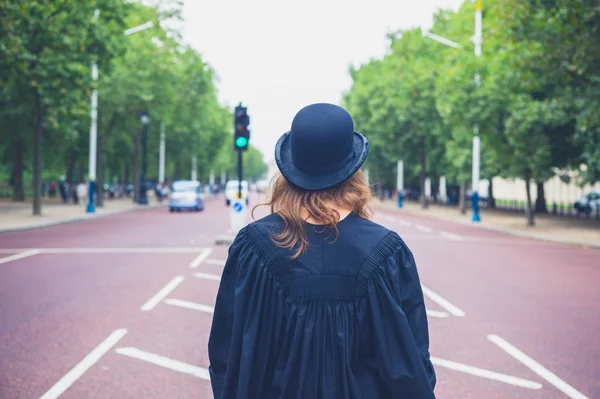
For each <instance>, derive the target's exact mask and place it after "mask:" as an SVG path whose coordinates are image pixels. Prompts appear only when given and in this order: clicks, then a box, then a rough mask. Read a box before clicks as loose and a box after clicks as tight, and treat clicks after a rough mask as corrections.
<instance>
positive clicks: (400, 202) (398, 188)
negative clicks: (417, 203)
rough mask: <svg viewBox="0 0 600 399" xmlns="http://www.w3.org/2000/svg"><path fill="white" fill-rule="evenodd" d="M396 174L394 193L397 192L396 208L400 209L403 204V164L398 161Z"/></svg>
mask: <svg viewBox="0 0 600 399" xmlns="http://www.w3.org/2000/svg"><path fill="white" fill-rule="evenodd" d="M397 170H398V174H397V175H396V191H398V208H402V206H403V203H404V162H403V161H402V160H399V161H398V164H397Z"/></svg>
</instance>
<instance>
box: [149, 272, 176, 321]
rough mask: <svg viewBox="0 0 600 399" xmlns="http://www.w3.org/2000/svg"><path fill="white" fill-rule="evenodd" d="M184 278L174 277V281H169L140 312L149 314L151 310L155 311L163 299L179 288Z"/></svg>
mask: <svg viewBox="0 0 600 399" xmlns="http://www.w3.org/2000/svg"><path fill="white" fill-rule="evenodd" d="M183 278H184V277H183V276H177V277H174V278H173V280H171V281H169V283H168V284H167V285H165V286H164V287H163V288H162V289H161V290H160V291H158V292H157V293H156V294H154V296H152V298H150V299H148V302H146V303H145V304H144V305H142V307H141V308H140V310H142V311H144V312H147V311H149V310H152V309H154V308H155V307H156V305H158V304H159V303H160V302H161V301H162V300H163V299H165V298H166V296H167V295H169V294H170V293H171V292H173V290H174V289H175V288H177V286H178V285H179V284H181V282H182V281H183Z"/></svg>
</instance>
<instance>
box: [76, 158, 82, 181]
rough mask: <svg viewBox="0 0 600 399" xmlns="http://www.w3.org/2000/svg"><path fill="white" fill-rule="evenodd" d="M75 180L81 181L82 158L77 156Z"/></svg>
mask: <svg viewBox="0 0 600 399" xmlns="http://www.w3.org/2000/svg"><path fill="white" fill-rule="evenodd" d="M77 182H78V183H83V160H82V159H81V157H79V161H78V162H77Z"/></svg>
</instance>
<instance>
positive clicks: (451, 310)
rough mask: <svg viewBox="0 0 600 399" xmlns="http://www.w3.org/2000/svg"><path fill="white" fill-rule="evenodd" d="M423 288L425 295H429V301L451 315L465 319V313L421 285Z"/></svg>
mask: <svg viewBox="0 0 600 399" xmlns="http://www.w3.org/2000/svg"><path fill="white" fill-rule="evenodd" d="M421 288H423V293H424V294H425V295H427V296H428V297H429V299H431V300H432V301H434V302H435V303H437V304H438V305H440V306H441V307H443V308H444V309H446V310H447V311H448V312H449V313H450V314H451V315H453V316H457V317H463V316H464V315H465V312H463V311H462V310H460V309H459V308H457V307H456V306H454V305H453V304H452V303H450V301H448V300H447V299H444V298H443V297H442V296H441V295H439V294H437V293H435V292H433V291H432V290H430V289H429V288H427V287H425V286H424V285H423V284H421Z"/></svg>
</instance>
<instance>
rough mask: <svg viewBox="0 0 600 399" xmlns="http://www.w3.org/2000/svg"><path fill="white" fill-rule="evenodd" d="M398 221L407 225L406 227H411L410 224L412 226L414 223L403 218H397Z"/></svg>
mask: <svg viewBox="0 0 600 399" xmlns="http://www.w3.org/2000/svg"><path fill="white" fill-rule="evenodd" d="M396 221H397V222H398V223H399V224H401V225H402V226H405V227H410V226H412V223H411V222H407V221H406V220H403V219H398V220H396Z"/></svg>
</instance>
